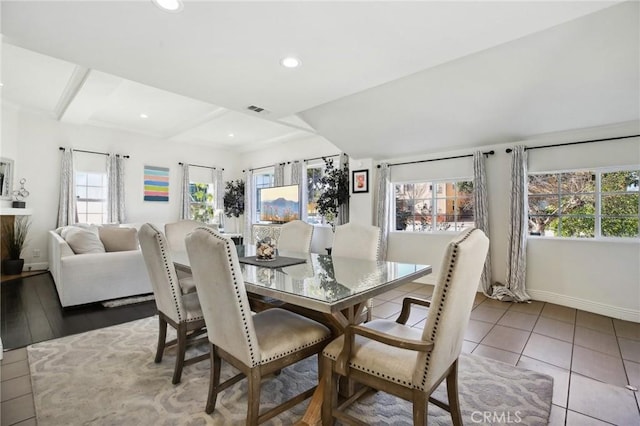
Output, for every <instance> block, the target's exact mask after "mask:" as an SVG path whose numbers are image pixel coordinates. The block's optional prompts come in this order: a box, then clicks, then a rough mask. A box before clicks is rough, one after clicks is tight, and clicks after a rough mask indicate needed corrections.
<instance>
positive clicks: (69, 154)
mask: <svg viewBox="0 0 640 426" xmlns="http://www.w3.org/2000/svg"><path fill="white" fill-rule="evenodd" d="M75 180H76V179H75V173H74V170H73V150H72V149H65V150H64V151H63V153H62V166H61V168H60V197H59V198H58V225H57V226H58V227H60V226H67V225H71V224H74V223H76V222H78V216H77V215H76V182H75Z"/></svg>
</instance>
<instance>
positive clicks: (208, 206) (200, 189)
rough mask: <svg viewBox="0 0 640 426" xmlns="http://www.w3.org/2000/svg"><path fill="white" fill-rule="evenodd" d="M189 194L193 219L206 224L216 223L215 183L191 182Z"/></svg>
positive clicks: (190, 213)
mask: <svg viewBox="0 0 640 426" xmlns="http://www.w3.org/2000/svg"><path fill="white" fill-rule="evenodd" d="M189 194H190V201H189V215H190V217H191V219H193V220H197V221H200V222H204V223H211V222H214V221H215V219H216V217H215V204H214V203H215V199H216V197H215V190H214V187H213V183H198V182H189Z"/></svg>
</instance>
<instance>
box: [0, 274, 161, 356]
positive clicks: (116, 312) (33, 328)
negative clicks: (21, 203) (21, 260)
mask: <svg viewBox="0 0 640 426" xmlns="http://www.w3.org/2000/svg"><path fill="white" fill-rule="evenodd" d="M0 301H1V303H2V307H1V310H0V336H1V337H2V345H3V346H4V350H10V349H16V348H21V347H24V346H27V345H30V344H31V343H36V342H41V341H43V340H50V339H55V338H57V337H62V336H68V335H70V334H76V333H82V332H84V331H89V330H95V329H98V328H103V327H108V326H110V325H115V324H121V323H124V322H128V321H133V320H136V319H140V318H145V317H149V316H152V315H154V314H155V313H156V304H155V302H154V301H153V300H151V301H148V302H142V303H137V304H134V305H125V306H119V307H116V308H105V307H103V306H102V305H101V304H100V303H95V304H91V305H84V306H81V307H77V308H70V309H63V308H62V306H61V305H60V301H59V300H58V293H57V292H56V289H55V284H54V282H53V278H52V277H51V274H49V273H46V274H40V275H35V276H31V277H26V278H24V277H23V278H19V279H15V280H11V281H5V282H3V283H2V284H1V292H0Z"/></svg>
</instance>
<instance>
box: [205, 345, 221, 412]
mask: <svg viewBox="0 0 640 426" xmlns="http://www.w3.org/2000/svg"><path fill="white" fill-rule="evenodd" d="M209 353H210V356H209V359H210V360H211V370H210V372H209V395H208V396H207V406H206V408H205V411H206V412H207V414H211V413H213V410H215V409H216V400H217V399H218V386H220V366H221V365H222V360H221V359H220V357H219V356H218V354H217V353H216V348H215V347H214V346H213V345H212V344H209Z"/></svg>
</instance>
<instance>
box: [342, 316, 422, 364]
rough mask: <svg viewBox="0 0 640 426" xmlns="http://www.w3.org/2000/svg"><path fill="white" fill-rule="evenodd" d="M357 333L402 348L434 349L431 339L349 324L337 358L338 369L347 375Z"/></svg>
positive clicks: (420, 350)
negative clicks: (413, 337) (403, 335)
mask: <svg viewBox="0 0 640 426" xmlns="http://www.w3.org/2000/svg"><path fill="white" fill-rule="evenodd" d="M356 334H357V335H360V336H362V337H365V338H368V339H371V340H375V341H376V342H380V343H383V344H385V345H389V346H394V347H396V348H401V349H408V350H412V351H418V352H430V351H431V350H432V349H433V342H431V341H427V340H413V339H405V338H402V337H397V336H394V335H392V334H387V333H382V332H380V331H377V330H372V329H370V328H367V327H364V326H361V325H349V326H347V328H346V329H345V330H344V345H343V346H342V351H341V352H340V354H339V355H338V358H337V359H336V371H337V372H338V373H339V374H342V375H343V376H346V375H347V368H348V365H349V359H350V358H351V351H352V348H353V345H354V343H355V336H356Z"/></svg>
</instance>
